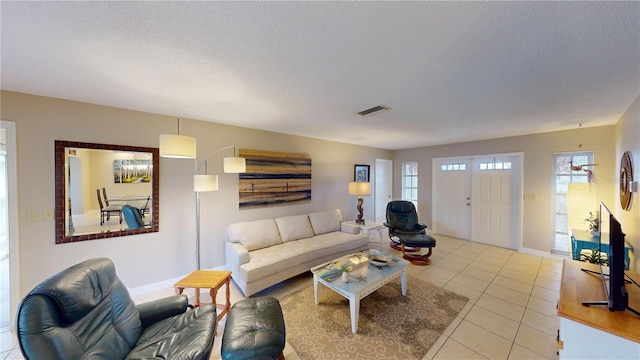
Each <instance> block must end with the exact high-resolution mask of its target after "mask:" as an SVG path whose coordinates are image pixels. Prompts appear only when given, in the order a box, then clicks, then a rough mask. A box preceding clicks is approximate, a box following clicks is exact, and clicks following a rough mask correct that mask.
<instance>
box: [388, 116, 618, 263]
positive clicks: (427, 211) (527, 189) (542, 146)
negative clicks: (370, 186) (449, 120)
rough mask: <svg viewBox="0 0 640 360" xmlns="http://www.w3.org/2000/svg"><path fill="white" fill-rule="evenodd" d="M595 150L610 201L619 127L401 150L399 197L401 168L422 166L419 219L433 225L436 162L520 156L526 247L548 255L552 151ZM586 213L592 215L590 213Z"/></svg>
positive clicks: (397, 181)
mask: <svg viewBox="0 0 640 360" xmlns="http://www.w3.org/2000/svg"><path fill="white" fill-rule="evenodd" d="M584 150H591V151H594V157H595V162H596V163H598V166H596V167H595V168H594V175H595V178H596V182H597V188H598V193H599V194H601V199H600V200H603V201H605V202H607V203H610V202H612V200H613V195H612V194H613V186H614V184H615V182H616V178H615V176H616V175H615V174H616V162H615V161H616V156H615V128H614V126H604V127H596V128H582V129H576V130H568V131H558V132H552V133H544V134H536V135H527V136H515V137H510V138H502V139H493V140H484V141H474V142H467V143H460V144H450V145H442V146H432V147H423V148H417V149H410V150H401V151H396V152H395V153H394V157H393V160H394V182H393V183H394V189H393V193H394V196H395V197H399V196H400V190H401V186H402V182H401V175H402V174H401V165H402V163H403V162H406V161H417V162H418V172H419V175H418V182H419V190H418V197H419V199H418V211H419V212H420V218H421V221H422V222H424V223H425V224H427V225H428V226H429V227H431V224H432V208H431V206H432V193H431V188H432V160H433V159H434V158H441V157H455V156H467V155H485V154H498V153H516V152H522V153H523V154H524V156H523V168H524V173H523V194H533V195H535V196H536V199H535V200H524V201H523V218H524V220H523V226H522V228H523V234H522V239H523V241H522V247H523V248H527V249H533V250H538V251H543V252H549V250H550V247H551V241H552V239H553V233H554V230H553V216H552V211H553V202H552V201H553V194H552V189H553V188H552V183H553V182H552V181H553V180H552V171H553V164H552V159H553V153H556V152H567V151H584ZM587 215H588V214H587Z"/></svg>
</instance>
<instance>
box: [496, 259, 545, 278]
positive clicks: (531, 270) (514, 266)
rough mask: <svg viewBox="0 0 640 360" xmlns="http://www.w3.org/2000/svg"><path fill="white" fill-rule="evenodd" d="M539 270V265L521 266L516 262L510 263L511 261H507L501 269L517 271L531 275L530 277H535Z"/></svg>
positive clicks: (521, 264)
mask: <svg viewBox="0 0 640 360" xmlns="http://www.w3.org/2000/svg"><path fill="white" fill-rule="evenodd" d="M539 268H540V266H539V265H535V264H523V263H520V262H517V261H511V260H509V261H507V263H506V264H504V267H503V269H509V270H514V271H519V272H523V273H527V274H532V275H537V274H538V269H539Z"/></svg>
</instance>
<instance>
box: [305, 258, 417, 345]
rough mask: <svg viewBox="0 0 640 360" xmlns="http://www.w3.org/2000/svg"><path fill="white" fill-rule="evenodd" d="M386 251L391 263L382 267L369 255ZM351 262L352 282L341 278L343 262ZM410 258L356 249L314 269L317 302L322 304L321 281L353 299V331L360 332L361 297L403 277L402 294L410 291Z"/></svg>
mask: <svg viewBox="0 0 640 360" xmlns="http://www.w3.org/2000/svg"><path fill="white" fill-rule="evenodd" d="M373 255H384V256H387V257H388V258H390V259H391V260H392V261H390V263H389V265H387V266H384V267H378V266H375V265H373V264H371V263H370V261H369V257H370V256H373ZM345 263H346V264H349V263H351V266H352V267H353V270H352V271H350V272H349V275H350V276H349V282H347V283H345V282H343V281H342V279H341V276H340V275H341V274H342V270H341V265H343V264H345ZM408 265H409V262H408V261H406V260H404V259H402V258H401V257H398V256H392V255H389V254H385V253H383V252H381V251H378V250H365V251H360V252H357V253H353V254H350V255H347V256H344V257H341V258H338V259H336V260H333V261H329V262H327V263H324V264H322V265H319V266H316V267H314V268H312V269H311V272H312V273H313V290H314V296H315V304H316V305H318V304H319V299H318V284H323V285H324V286H326V287H328V288H329V289H331V290H333V291H335V292H336V293H338V294H340V295H342V296H344V297H345V298H347V299H348V300H349V310H350V314H351V331H352V332H353V333H354V334H355V333H357V332H358V317H359V315H360V300H361V299H363V298H364V297H365V296H367V295H369V294H371V293H372V292H374V291H376V290H377V289H379V288H381V287H382V286H383V285H385V284H387V283H389V282H391V281H392V280H394V279H396V278H400V285H401V287H402V295H403V296H406V295H407V266H408Z"/></svg>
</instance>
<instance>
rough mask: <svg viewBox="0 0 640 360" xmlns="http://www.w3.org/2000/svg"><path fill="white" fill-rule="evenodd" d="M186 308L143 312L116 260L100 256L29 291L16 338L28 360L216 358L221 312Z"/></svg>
mask: <svg viewBox="0 0 640 360" xmlns="http://www.w3.org/2000/svg"><path fill="white" fill-rule="evenodd" d="M187 308H188V304H187V297H186V296H185V295H175V296H171V297H168V298H165V299H160V300H156V301H152V302H149V303H145V304H141V305H138V306H136V305H135V304H134V302H133V300H132V299H131V297H130V296H129V292H128V291H127V288H126V287H125V286H124V284H122V282H121V281H120V279H118V277H117V275H116V271H115V267H114V265H113V262H111V260H109V259H106V258H96V259H90V260H87V261H84V262H82V263H80V264H77V265H74V266H72V267H70V268H68V269H66V270H63V271H62V272H60V273H58V274H56V275H54V276H52V277H50V278H49V279H47V280H45V281H43V282H42V283H40V284H39V285H38V286H36V287H35V288H34V289H33V290H32V291H31V292H29V294H27V296H26V297H25V298H24V299H23V300H22V302H21V303H20V305H19V306H18V314H17V317H16V333H17V337H18V342H19V344H20V350H21V351H22V354H23V356H24V357H25V359H33V360H37V359H47V360H57V359H60V360H69V359H172V360H177V359H180V360H182V359H209V356H210V354H211V348H212V345H213V340H214V332H215V327H216V320H217V318H216V308H215V306H213V305H202V306H200V307H197V308H195V309H193V310H187Z"/></svg>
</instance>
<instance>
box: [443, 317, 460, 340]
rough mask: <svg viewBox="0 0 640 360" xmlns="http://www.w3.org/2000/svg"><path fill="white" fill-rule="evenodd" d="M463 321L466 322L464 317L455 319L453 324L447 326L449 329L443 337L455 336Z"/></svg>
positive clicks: (444, 332)
mask: <svg viewBox="0 0 640 360" xmlns="http://www.w3.org/2000/svg"><path fill="white" fill-rule="evenodd" d="M462 320H464V317H463V316H458V317H456V318H455V319H453V321H452V322H451V324H449V326H447V328H446V329H444V331H443V332H442V335H444V336H447V337H448V336H451V334H453V332H454V331H456V329H457V328H458V325H460V323H461V322H462Z"/></svg>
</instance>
